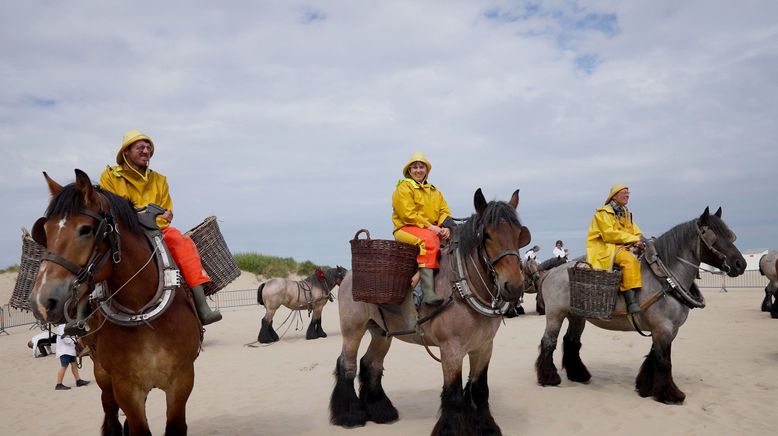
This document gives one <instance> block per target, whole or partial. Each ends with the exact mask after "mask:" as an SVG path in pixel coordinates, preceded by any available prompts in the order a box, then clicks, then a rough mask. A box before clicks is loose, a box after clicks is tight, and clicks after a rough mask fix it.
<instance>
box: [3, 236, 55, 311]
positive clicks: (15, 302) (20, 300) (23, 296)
mask: <svg viewBox="0 0 778 436" xmlns="http://www.w3.org/2000/svg"><path fill="white" fill-rule="evenodd" d="M45 253H46V247H44V246H43V245H41V244H39V243H37V242H35V241H34V240H33V239H32V236H30V232H28V231H27V229H25V228H22V260H21V263H20V264H19V275H18V276H17V278H16V284H15V285H14V290H13V293H12V294H11V301H10V302H9V303H8V304H9V305H10V306H11V307H13V308H15V309H21V310H30V309H32V308H31V307H30V294H31V293H32V288H33V286H35V278H36V277H38V270H39V269H40V267H41V259H43V255H44V254H45Z"/></svg>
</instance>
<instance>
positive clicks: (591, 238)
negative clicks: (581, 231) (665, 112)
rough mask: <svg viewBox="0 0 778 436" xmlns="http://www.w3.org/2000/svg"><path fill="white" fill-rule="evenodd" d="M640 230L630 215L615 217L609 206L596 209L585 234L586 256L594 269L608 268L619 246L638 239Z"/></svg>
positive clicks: (640, 233)
mask: <svg viewBox="0 0 778 436" xmlns="http://www.w3.org/2000/svg"><path fill="white" fill-rule="evenodd" d="M641 235H642V232H641V231H640V228H639V227H638V226H637V224H635V223H634V222H633V221H632V215H631V214H629V213H628V214H627V216H626V217H624V218H617V217H616V214H615V213H614V212H613V209H612V208H611V207H610V206H605V207H601V208H599V209H597V212H596V213H595V214H594V217H593V218H592V223H591V225H590V226H589V232H588V234H587V235H586V258H587V261H588V262H589V263H591V264H592V267H594V268H595V269H602V270H610V268H611V266H612V264H613V256H614V255H615V254H616V249H617V247H619V246H622V245H627V244H632V243H635V242H638V241H640V236H641Z"/></svg>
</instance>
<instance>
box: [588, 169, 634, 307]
mask: <svg viewBox="0 0 778 436" xmlns="http://www.w3.org/2000/svg"><path fill="white" fill-rule="evenodd" d="M628 202H629V188H628V187H627V185H623V184H617V185H613V186H612V187H611V190H610V193H609V194H608V197H607V198H606V199H605V204H604V206H602V207H600V208H598V209H597V211H596V212H595V213H594V217H593V218H592V223H591V225H590V226H589V232H588V234H587V236H586V259H587V261H588V262H589V263H590V264H592V267H593V268H595V269H601V270H606V271H610V270H611V269H612V267H613V265H614V264H616V265H618V266H619V268H620V269H621V273H622V276H621V284H620V286H619V290H621V291H622V293H623V295H624V300H625V302H626V303H627V311H628V312H629V313H637V312H640V305H639V304H638V303H637V301H636V296H635V294H636V292H638V291H640V288H641V287H642V279H641V276H640V262H639V261H638V260H637V258H636V257H635V255H634V254H632V252H631V251H629V246H630V245H634V246H636V247H638V248H642V247H643V242H642V240H641V238H642V236H643V232H642V231H641V230H640V227H638V225H637V223H635V222H634V220H633V219H632V212H630V211H629V209H627V203H628Z"/></svg>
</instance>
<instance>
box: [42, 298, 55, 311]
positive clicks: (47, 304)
mask: <svg viewBox="0 0 778 436" xmlns="http://www.w3.org/2000/svg"><path fill="white" fill-rule="evenodd" d="M57 303H58V301H57V299H55V298H49V299H47V300H46V302H45V303H44V304H43V307H45V308H46V310H53V309H54V308H55V307H57Z"/></svg>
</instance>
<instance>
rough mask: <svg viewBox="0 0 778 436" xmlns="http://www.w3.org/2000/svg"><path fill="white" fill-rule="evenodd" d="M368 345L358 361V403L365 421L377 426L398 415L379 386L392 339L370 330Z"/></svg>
mask: <svg viewBox="0 0 778 436" xmlns="http://www.w3.org/2000/svg"><path fill="white" fill-rule="evenodd" d="M370 336H371V338H370V345H368V348H367V351H366V352H365V355H364V356H362V358H361V359H360V360H359V402H360V404H361V405H362V409H363V410H364V411H365V412H366V413H367V419H368V420H370V421H373V422H375V423H377V424H386V423H389V422H393V421H397V419H398V418H399V414H398V413H397V409H396V408H395V407H394V405H393V404H392V401H391V400H390V399H389V397H387V396H386V392H384V388H383V386H382V385H381V379H382V378H383V376H384V357H386V353H388V352H389V347H390V346H391V344H392V338H391V337H386V336H384V335H383V332H382V331H379V330H378V329H371V330H370Z"/></svg>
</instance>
